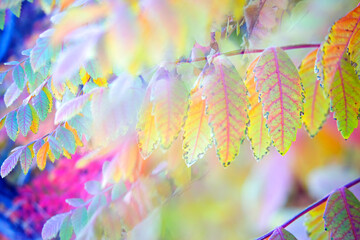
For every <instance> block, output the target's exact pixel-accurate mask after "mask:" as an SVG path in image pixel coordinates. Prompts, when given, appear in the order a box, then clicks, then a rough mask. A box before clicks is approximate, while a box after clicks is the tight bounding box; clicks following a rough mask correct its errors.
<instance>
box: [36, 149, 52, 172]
mask: <svg viewBox="0 0 360 240" xmlns="http://www.w3.org/2000/svg"><path fill="white" fill-rule="evenodd" d="M48 150H49V142H45V143H44V145H42V146H41V148H40V149H39V151H38V152H37V155H36V162H37V165H38V167H39V169H40V170H44V168H45V166H46V154H47V152H48Z"/></svg>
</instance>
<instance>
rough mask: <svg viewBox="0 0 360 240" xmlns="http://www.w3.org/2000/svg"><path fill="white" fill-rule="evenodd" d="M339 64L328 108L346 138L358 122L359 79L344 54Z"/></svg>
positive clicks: (359, 103)
mask: <svg viewBox="0 0 360 240" xmlns="http://www.w3.org/2000/svg"><path fill="white" fill-rule="evenodd" d="M340 64H341V67H339V69H338V71H337V72H336V73H335V76H334V81H333V83H332V86H331V90H330V91H331V92H330V106H331V107H330V110H331V111H332V112H334V118H335V119H337V126H338V129H339V131H340V132H341V134H342V136H343V137H344V138H345V139H348V138H349V137H350V135H351V133H352V132H353V131H354V129H355V128H357V126H358V122H359V120H358V116H359V108H360V81H359V79H358V78H357V76H356V73H355V70H354V68H353V67H352V66H351V64H350V62H349V61H348V56H347V55H346V54H345V55H344V57H343V58H342V59H341V63H340Z"/></svg>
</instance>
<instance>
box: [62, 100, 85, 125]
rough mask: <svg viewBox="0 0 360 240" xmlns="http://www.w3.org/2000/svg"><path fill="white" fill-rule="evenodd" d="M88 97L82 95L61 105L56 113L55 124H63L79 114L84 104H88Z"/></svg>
mask: <svg viewBox="0 0 360 240" xmlns="http://www.w3.org/2000/svg"><path fill="white" fill-rule="evenodd" d="M89 97H90V94H84V95H81V96H80V97H77V98H74V99H72V100H70V101H68V102H66V103H65V104H62V105H61V107H60V108H59V109H57V111H56V114H55V124H58V123H60V122H65V121H67V120H69V119H71V118H72V117H74V116H75V115H76V114H78V113H80V111H81V110H82V109H83V107H84V106H85V104H86V103H87V102H88V99H89Z"/></svg>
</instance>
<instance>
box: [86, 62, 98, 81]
mask: <svg viewBox="0 0 360 240" xmlns="http://www.w3.org/2000/svg"><path fill="white" fill-rule="evenodd" d="M85 71H86V72H87V73H88V74H89V75H90V77H92V78H93V79H97V78H101V77H102V73H101V71H100V68H99V64H98V63H97V62H96V61H95V60H91V61H89V62H87V63H86V64H85Z"/></svg>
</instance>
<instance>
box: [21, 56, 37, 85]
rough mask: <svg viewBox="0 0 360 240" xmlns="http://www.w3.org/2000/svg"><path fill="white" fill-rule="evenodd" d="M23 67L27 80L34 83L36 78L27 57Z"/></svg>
mask: <svg viewBox="0 0 360 240" xmlns="http://www.w3.org/2000/svg"><path fill="white" fill-rule="evenodd" d="M24 69H25V73H26V78H27V80H28V81H29V84H34V83H35V79H36V75H35V73H34V71H33V69H32V67H31V64H30V60H29V59H27V60H26V61H25V64H24Z"/></svg>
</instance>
